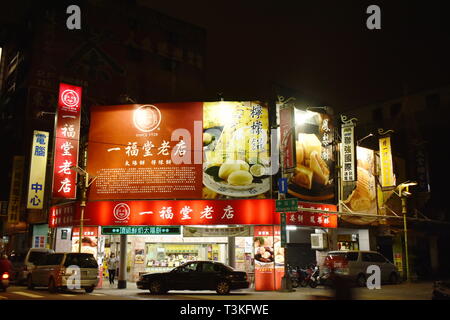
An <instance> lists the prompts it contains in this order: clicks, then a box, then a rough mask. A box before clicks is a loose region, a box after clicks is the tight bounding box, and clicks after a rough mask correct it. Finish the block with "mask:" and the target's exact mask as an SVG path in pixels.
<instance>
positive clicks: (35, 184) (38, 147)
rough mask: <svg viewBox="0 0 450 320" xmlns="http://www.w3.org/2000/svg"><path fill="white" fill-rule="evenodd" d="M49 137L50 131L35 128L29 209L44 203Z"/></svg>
mask: <svg viewBox="0 0 450 320" xmlns="http://www.w3.org/2000/svg"><path fill="white" fill-rule="evenodd" d="M48 137H49V133H48V132H45V131H37V130H35V131H34V133H33V143H32V147H31V165H30V180H29V182H28V198H27V209H42V207H43V204H44V194H45V172H46V169H47V152H48Z"/></svg>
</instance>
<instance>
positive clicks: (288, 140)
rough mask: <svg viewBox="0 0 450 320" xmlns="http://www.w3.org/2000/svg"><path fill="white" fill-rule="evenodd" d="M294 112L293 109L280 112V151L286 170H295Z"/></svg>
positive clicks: (284, 109) (289, 108)
mask: <svg viewBox="0 0 450 320" xmlns="http://www.w3.org/2000/svg"><path fill="white" fill-rule="evenodd" d="M293 126H294V110H293V107H288V108H283V109H281V110H280V149H281V156H282V165H283V169H284V170H289V169H293V168H295V153H294V127H293Z"/></svg>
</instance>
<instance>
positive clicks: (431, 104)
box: [425, 93, 441, 109]
mask: <svg viewBox="0 0 450 320" xmlns="http://www.w3.org/2000/svg"><path fill="white" fill-rule="evenodd" d="M425 105H426V107H427V109H428V108H430V109H436V108H439V107H440V105H441V96H440V95H439V93H433V94H429V95H427V96H426V97H425Z"/></svg>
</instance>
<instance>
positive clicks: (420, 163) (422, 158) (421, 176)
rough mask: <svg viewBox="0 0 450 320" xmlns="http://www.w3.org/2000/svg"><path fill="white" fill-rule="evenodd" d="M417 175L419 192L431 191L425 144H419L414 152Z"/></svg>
mask: <svg viewBox="0 0 450 320" xmlns="http://www.w3.org/2000/svg"><path fill="white" fill-rule="evenodd" d="M414 154H415V164H416V166H415V167H416V177H417V187H416V190H417V192H430V176H429V171H428V160H427V154H426V152H425V148H424V146H418V147H417V148H416V150H415V152H414Z"/></svg>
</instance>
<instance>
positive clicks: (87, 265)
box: [27, 253, 99, 293]
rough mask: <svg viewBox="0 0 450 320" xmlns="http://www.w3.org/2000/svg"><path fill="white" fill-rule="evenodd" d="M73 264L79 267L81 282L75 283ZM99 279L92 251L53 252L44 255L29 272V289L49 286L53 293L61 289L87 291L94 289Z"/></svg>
mask: <svg viewBox="0 0 450 320" xmlns="http://www.w3.org/2000/svg"><path fill="white" fill-rule="evenodd" d="M73 266H76V267H78V268H79V271H80V275H79V283H78V284H76V283H74V281H73V279H74V278H75V277H74V272H76V270H75V269H74V267H73ZM98 281H99V271H98V264H97V260H95V258H94V256H93V255H92V254H90V253H52V254H48V255H45V256H43V257H42V258H41V259H40V260H39V261H38V262H37V263H36V267H35V268H34V269H33V270H32V271H31V272H30V273H29V274H28V278H27V284H28V289H33V288H34V287H48V290H49V291H50V292H51V293H55V292H57V291H58V290H60V289H67V288H68V289H72V287H71V285H77V286H78V287H76V289H81V288H83V289H84V290H85V291H86V292H87V293H91V292H92V291H94V288H95V287H96V286H97V284H98Z"/></svg>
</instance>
